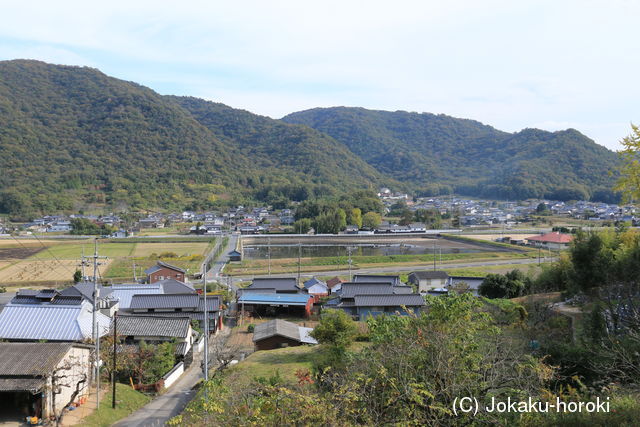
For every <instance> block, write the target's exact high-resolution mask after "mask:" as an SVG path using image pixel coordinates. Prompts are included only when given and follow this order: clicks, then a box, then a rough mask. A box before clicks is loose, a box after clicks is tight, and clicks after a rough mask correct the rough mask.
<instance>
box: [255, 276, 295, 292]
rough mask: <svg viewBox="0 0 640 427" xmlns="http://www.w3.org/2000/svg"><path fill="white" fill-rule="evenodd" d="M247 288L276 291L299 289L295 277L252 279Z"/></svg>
mask: <svg viewBox="0 0 640 427" xmlns="http://www.w3.org/2000/svg"><path fill="white" fill-rule="evenodd" d="M247 288H248V289H264V288H268V289H275V290H276V292H282V291H300V288H299V287H298V280H297V279H296V278H295V277H273V278H271V277H270V278H264V279H253V282H252V283H251V285H249V286H248V287H247Z"/></svg>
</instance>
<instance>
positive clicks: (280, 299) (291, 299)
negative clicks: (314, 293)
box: [238, 292, 311, 305]
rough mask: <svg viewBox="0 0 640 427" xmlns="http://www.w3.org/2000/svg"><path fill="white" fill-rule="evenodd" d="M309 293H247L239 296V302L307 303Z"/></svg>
mask: <svg viewBox="0 0 640 427" xmlns="http://www.w3.org/2000/svg"><path fill="white" fill-rule="evenodd" d="M309 298H311V297H310V296H309V295H306V294H259V293H253V292H251V293H245V294H243V295H242V296H241V297H240V298H238V303H245V304H287V305H307V302H309Z"/></svg>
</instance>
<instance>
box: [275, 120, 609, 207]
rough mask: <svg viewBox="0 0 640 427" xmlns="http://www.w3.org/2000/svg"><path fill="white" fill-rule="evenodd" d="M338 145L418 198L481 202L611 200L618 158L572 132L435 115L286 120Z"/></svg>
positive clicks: (574, 131)
mask: <svg viewBox="0 0 640 427" xmlns="http://www.w3.org/2000/svg"><path fill="white" fill-rule="evenodd" d="M283 120H284V121H286V122H288V123H298V124H305V125H307V126H310V127H312V128H314V129H317V130H319V131H321V132H324V133H327V134H329V135H331V136H332V137H334V138H335V139H337V140H338V141H341V142H343V143H344V144H345V145H347V147H349V149H350V150H351V151H352V152H354V153H355V154H357V155H358V156H360V157H362V158H363V159H364V160H366V161H367V162H368V163H369V164H370V165H372V166H374V167H375V168H377V169H378V170H380V171H381V172H384V173H385V174H387V175H389V176H390V177H393V178H396V179H398V180H400V181H403V182H405V183H407V184H408V185H409V186H410V187H411V188H413V189H415V190H416V191H417V192H418V193H421V194H424V195H427V196H429V195H438V194H448V193H451V192H455V193H458V194H466V195H471V196H481V197H488V198H507V199H525V198H530V197H540V198H541V197H547V198H551V199H559V200H570V199H589V198H592V199H595V200H601V201H608V202H613V201H616V200H617V196H616V195H614V194H613V193H612V192H611V191H610V189H611V188H612V187H613V184H614V182H615V174H613V175H612V174H610V172H615V169H616V167H617V165H618V158H617V156H616V154H615V153H613V152H612V151H610V150H608V149H606V148H604V147H602V146H600V145H598V144H596V143H595V142H593V141H592V140H591V139H589V138H587V137H586V136H584V135H582V134H581V133H580V132H578V131H576V130H574V129H568V130H565V131H559V132H546V131H542V130H539V129H525V130H523V131H521V132H517V133H513V134H511V133H507V132H502V131H499V130H497V129H494V128H492V127H491V126H487V125H484V124H482V123H480V122H477V121H473V120H467V119H458V118H454V117H450V116H446V115H443V114H440V115H434V114H429V113H422V114H418V113H408V112H404V111H396V112H389V111H373V110H366V109H364V108H346V107H336V108H315V109H312V110H306V111H301V112H298V113H293V114H290V115H288V116H286V117H284V118H283Z"/></svg>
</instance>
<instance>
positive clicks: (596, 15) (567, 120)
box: [0, 0, 640, 150]
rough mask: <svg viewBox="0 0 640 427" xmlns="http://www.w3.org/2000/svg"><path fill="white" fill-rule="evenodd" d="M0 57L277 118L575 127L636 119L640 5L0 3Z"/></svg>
mask: <svg viewBox="0 0 640 427" xmlns="http://www.w3.org/2000/svg"><path fill="white" fill-rule="evenodd" d="M0 10H1V13H0V60H9V59H18V58H28V59H38V60H42V61H45V62H49V63H55V64H67V65H81V66H89V67H93V68H98V69H99V70H101V71H102V72H104V73H106V74H108V75H110V76H113V77H117V78H120V79H123V80H128V81H134V82H137V83H140V84H142V85H145V86H148V87H150V88H152V89H154V90H155V91H157V92H159V93H161V94H172V95H190V96H196V97H200V98H204V99H208V100H212V101H216V102H222V103H224V104H227V105H230V106H232V107H235V108H242V109H245V110H249V111H251V112H254V113H257V114H261V115H265V116H270V117H273V118H280V117H283V116H284V115H286V114H288V113H291V112H295V111H300V110H305V109H309V108H315V107H331V106H358V107H365V108H370V109H377V110H390V111H396V110H404V111H413V112H430V113H435V114H440V113H442V114H447V115H451V116H455V117H463V118H470V119H475V120H479V121H481V122H483V123H486V124H489V125H491V126H494V127H496V128H498V129H501V130H504V131H509V132H517V131H519V130H521V129H523V128H530V127H535V128H541V129H546V130H550V131H555V130H561V129H566V128H575V129H577V130H579V131H581V132H582V133H584V134H585V135H587V136H588V137H590V138H592V139H593V140H595V141H596V142H597V143H599V144H601V145H604V146H606V147H608V148H610V149H612V150H617V149H620V143H619V142H620V140H621V139H622V138H623V137H624V136H626V135H628V134H629V133H630V131H631V127H630V124H631V123H636V124H638V123H640V84H638V76H639V73H638V71H639V70H640V55H639V54H638V53H639V51H638V50H639V48H640V26H639V25H637V18H638V16H640V1H628V0H627V1H623V0H608V1H592V0H580V1H573V0H563V1H558V0H554V1H545V0H539V1H529V0H519V1H513V0H509V1H501V0H484V1H478V0H475V1H466V0H458V1H455V0H451V1H445V0H440V1H430V0H429V1H427V0H423V1H403V0H394V1H389V0H386V1H377V0H367V1H356V0H341V1H334V0H322V1H304V0H297V1H289V0H287V1H284V0H283V1H278V0H262V1H248V0H247V1H243V0H235V1H218V0H210V1H189V0H183V1H181V2H176V1H172V2H165V1H162V0H156V1H147V0H129V1H119V0H112V1H108V2H88V1H86V0H83V1H64V0H60V1H56V2H51V1H24V2H18V1H14V0H0Z"/></svg>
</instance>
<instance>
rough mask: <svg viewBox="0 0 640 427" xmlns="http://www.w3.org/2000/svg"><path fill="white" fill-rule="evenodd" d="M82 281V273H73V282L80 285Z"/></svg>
mask: <svg viewBox="0 0 640 427" xmlns="http://www.w3.org/2000/svg"><path fill="white" fill-rule="evenodd" d="M81 280H82V271H80V270H76V271H75V273H73V282H74V283H78V282H80V281H81Z"/></svg>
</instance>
